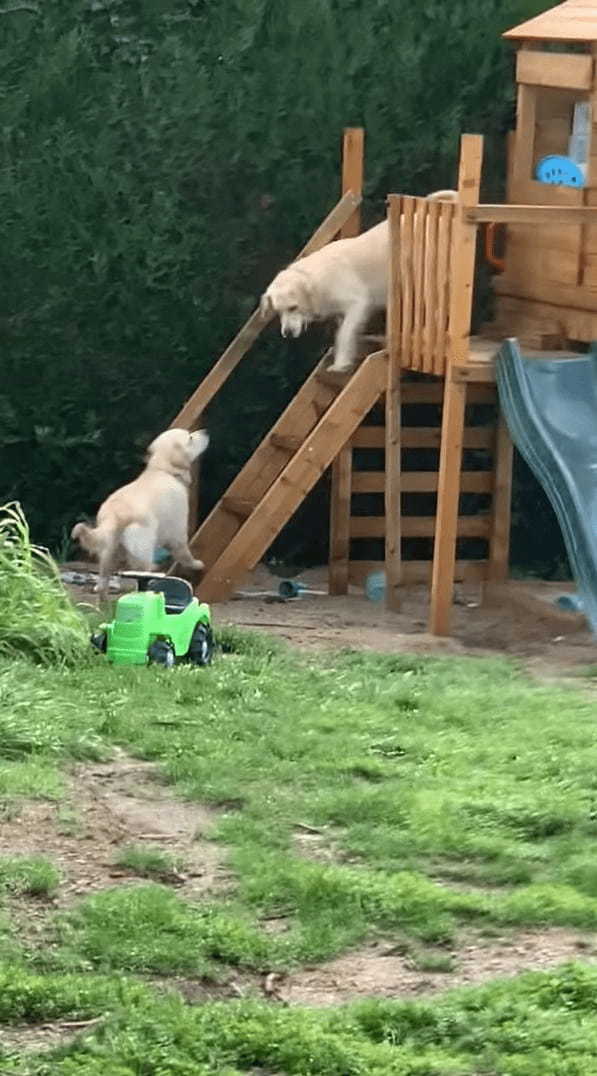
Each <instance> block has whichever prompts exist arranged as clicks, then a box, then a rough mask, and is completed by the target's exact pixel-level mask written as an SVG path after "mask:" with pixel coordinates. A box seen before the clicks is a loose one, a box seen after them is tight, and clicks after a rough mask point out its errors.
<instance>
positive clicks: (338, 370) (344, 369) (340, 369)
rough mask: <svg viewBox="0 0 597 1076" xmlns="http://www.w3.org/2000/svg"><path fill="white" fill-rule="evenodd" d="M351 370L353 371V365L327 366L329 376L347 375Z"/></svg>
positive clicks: (338, 364) (334, 364)
mask: <svg viewBox="0 0 597 1076" xmlns="http://www.w3.org/2000/svg"><path fill="white" fill-rule="evenodd" d="M351 370H354V363H353V362H349V363H338V362H333V363H332V365H331V366H328V373H329V374H349V373H350V372H351Z"/></svg>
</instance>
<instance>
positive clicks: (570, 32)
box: [504, 0, 597, 41]
mask: <svg viewBox="0 0 597 1076" xmlns="http://www.w3.org/2000/svg"><path fill="white" fill-rule="evenodd" d="M504 37H507V38H510V39H512V40H516V39H518V40H528V41H531V40H541V41H597V0H565V3H563V4H558V6H557V7H552V8H550V9H549V11H544V12H543V14H542V15H536V16H535V18H534V19H529V20H528V22H523V23H521V24H520V26H515V27H514V28H513V29H512V30H507V31H506V33H505V34H504Z"/></svg>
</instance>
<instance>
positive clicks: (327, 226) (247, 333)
mask: <svg viewBox="0 0 597 1076" xmlns="http://www.w3.org/2000/svg"><path fill="white" fill-rule="evenodd" d="M359 204H360V198H359V197H358V196H357V195H354V194H345V195H344V196H343V197H342V198H341V199H340V201H339V202H338V204H337V205H336V206H334V208H333V209H332V211H331V212H330V213H328V215H327V217H326V218H325V220H323V221H322V223H321V224H320V225H319V227H318V228H317V229H316V230H315V231H314V233H313V235H312V236H311V238H310V239H309V241H308V243H306V244H305V246H304V247H303V249H302V250H301V252H300V254H298V255H297V259H298V258H304V257H305V256H306V255H307V254H312V253H313V251H315V250H320V249H321V247H324V246H325V245H326V243H329V242H331V240H332V239H333V238H334V236H336V235H337V234H338V232H339V231H340V229H341V228H342V227H343V226H344V224H346V221H347V220H349V219H350V217H351V216H352V215H353V213H354V211H355V209H356V208H357V207H358V205H359ZM272 320H273V315H267V316H266V317H262V315H261V314H260V313H259V310H254V311H253V313H252V314H251V316H250V318H249V319H248V320H247V321H246V322H245V324H244V325H243V327H242V329H241V330H240V332H239V333H237V335H236V336H235V337H234V340H233V341H232V342H231V343H230V344H229V345H228V347H227V348H226V350H225V351H224V353H223V354H222V355H221V356H220V358H219V359H218V361H217V362H216V364H215V366H212V368H211V370H210V371H209V373H208V374H207V375H206V377H204V379H203V381H202V382H201V384H200V385H199V386H198V388H196V389H195V392H194V393H193V395H192V396H190V397H189V399H188V400H187V402H186V403H185V405H184V407H182V408H181V410H180V411H179V412H178V414H177V416H176V418H175V419H173V421H172V426H179V427H182V428H183V429H187V430H189V429H192V428H193V424H194V423H195V422H197V421H198V420H199V418H200V416H201V414H202V412H203V411H205V408H206V407H207V406H208V404H209V403H210V402H211V401H212V400H213V398H214V396H215V395H216V393H217V392H218V391H219V389H221V387H222V385H223V384H224V382H225V381H226V379H227V378H228V377H229V376H230V374H231V373H232V371H233V370H234V369H235V368H236V367H237V366H238V364H239V362H240V361H241V359H242V358H243V357H244V356H245V355H246V353H247V351H248V350H249V348H250V347H251V345H252V344H254V342H255V340H256V339H257V337H258V336H259V334H260V333H261V331H262V330H263V329H264V328H265V327H266V325H268V324H269V322H270V321H272Z"/></svg>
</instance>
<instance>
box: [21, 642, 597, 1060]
mask: <svg viewBox="0 0 597 1076" xmlns="http://www.w3.org/2000/svg"><path fill="white" fill-rule="evenodd" d="M224 640H225V642H226V648H227V650H228V651H229V652H228V653H226V654H224V655H222V656H221V657H220V658H219V659H218V660H217V661H216V662H215V663H214V665H213V667H212V668H211V669H207V670H195V669H189V668H179V669H176V670H175V671H173V672H168V671H165V670H160V669H154V668H152V669H139V670H118V669H116V670H115V669H111V668H109V667H107V666H106V665H105V664H104V663H103V661H102V659H100V658H97V659H96V660H92V661H87V662H83V663H81V664H79V665H75V666H74V667H70V668H69V667H66V666H57V665H56V664H50V665H49V666H47V667H42V666H39V665H34V664H31V663H30V662H28V661H25V660H18V659H14V658H9V657H7V658H5V659H3V660H2V661H0V698H1V699H2V709H1V711H0V745H1V746H0V809H1V810H2V811H3V813H4V818H5V820H6V821H8V820H10V821H11V823H12V824H14V822H15V820H18V817H19V812H20V811H21V809H22V808H23V805H24V804H26V803H27V802H29V801H30V800H31V799H35V798H39V799H43V800H48V801H56V802H58V803H61V802H62V803H63V804H64V810H65V818H66V817H67V816H68V810H69V809H70V806H69V805H68V804H67V803H66V785H67V781H68V775H69V772H70V769H71V768H72V766H74V765H75V764H79V765H80V764H81V763H84V762H85V761H86V760H88V761H89V762H90V763H93V762H94V761H98V760H105V759H109V758H110V757H111V755H112V754H113V752H114V750H115V749H120V750H121V751H125V752H126V753H127V755H130V756H134V757H137V758H141V759H147V760H152V761H154V762H155V763H156V765H157V766H158V767H159V771H160V772H161V774H162V775H163V778H164V780H165V781H167V782H168V784H169V785H170V786H172V788H173V789H174V790H175V791H176V793H177V795H178V796H179V797H180V798H181V799H182V800H188V801H196V802H198V803H201V804H204V805H211V806H212V807H213V809H214V812H215V818H216V819H217V825H216V830H215V833H214V834H213V836H214V837H215V838H217V841H218V842H219V843H220V844H221V846H222V847H223V849H224V851H225V855H226V857H227V864H228V866H229V868H230V870H231V872H232V876H233V880H234V881H233V884H231V885H229V886H228V887H227V888H226V890H225V891H222V892H218V891H217V890H216V891H214V892H209V893H206V894H205V896H204V897H203V898H202V899H195V900H190V899H188V898H187V897H186V896H185V894H184V893H180V892H177V891H176V889H175V888H173V886H172V885H169V884H167V883H165V882H163V881H162V880H161V879H163V878H168V876H169V873H173V874H174V876H176V872H177V871H180V870H183V869H184V864H183V863H181V862H180V861H179V860H177V859H176V857H173V856H171V855H170V854H169V852H168V849H167V848H162V847H160V846H152V847H148V846H139V845H135V844H134V842H129V843H128V844H126V845H124V846H123V847H121V848H120V849H119V851H118V853H117V855H116V859H115V861H116V864H117V865H120V866H121V867H123V868H126V869H127V870H129V871H130V872H131V873H133V874H134V875H136V876H137V879H138V880H136V881H130V880H129V881H128V882H126V883H120V884H119V883H118V882H115V883H114V884H111V885H109V886H107V887H105V888H103V889H101V890H99V891H96V892H92V893H89V894H87V895H83V896H81V897H77V898H75V899H73V900H72V901H70V902H69V903H67V904H61V905H58V906H56V907H52V905H51V904H48V903H47V902H48V901H49V900H50V899H51V898H52V897H53V896H54V895H55V894H56V892H57V891H59V890H60V885H61V881H62V879H61V873H60V870H59V869H57V866H56V864H55V863H53V862H52V860H51V857H48V856H44V855H43V849H40V852H39V854H38V853H37V852H36V853H35V854H34V855H30V856H22V857H19V856H10V857H8V856H7V857H5V858H4V859H0V899H1V900H2V903H3V907H0V916H1V918H0V957H1V958H2V960H3V962H4V971H3V972H2V982H0V1020H1V1021H2V1022H3V1023H4V1024H6V1025H9V1026H10V1025H20V1024H23V1023H32V1024H39V1023H43V1022H48V1021H60V1020H63V1021H66V1022H67V1023H68V1022H72V1021H79V1020H87V1019H90V1020H92V1019H95V1018H96V1017H100V1018H101V1019H100V1020H99V1022H98V1023H97V1024H93V1025H91V1026H90V1027H89V1029H86V1030H85V1031H84V1032H83V1033H82V1034H81V1035H79V1036H78V1037H75V1039H74V1040H72V1041H71V1039H70V1038H69V1041H68V1042H67V1043H66V1044H65V1045H59V1046H56V1047H54V1048H53V1050H51V1051H50V1052H49V1053H47V1052H46V1053H44V1054H41V1053H40V1054H36V1053H35V1051H33V1052H30V1051H29V1052H26V1053H24V1054H23V1053H21V1054H19V1053H18V1052H17V1053H15V1052H14V1050H13V1049H12V1047H10V1046H9V1047H7V1048H6V1049H5V1051H4V1056H3V1055H2V1053H1V1052H0V1072H1V1073H2V1074H4V1073H7V1074H17V1073H18V1074H19V1076H71V1074H72V1076H75V1074H76V1076H79V1074H89V1076H95V1074H98V1076H99V1074H100V1073H102V1074H104V1073H106V1074H110V1076H133V1074H134V1076H137V1074H139V1076H145V1074H147V1076H154V1074H155V1076H159V1074H164V1076H170V1074H172V1076H187V1074H188V1076H191V1074H193V1076H194V1074H202V1073H206V1074H207V1073H218V1074H225V1073H228V1074H232V1073H238V1072H243V1073H244V1072H250V1073H257V1072H260V1073H274V1074H279V1073H282V1072H283V1073H293V1074H294V1073H296V1074H307V1073H321V1074H325V1076H327V1074H333V1076H347V1074H352V1073H355V1074H357V1073H358V1074H360V1073H369V1072H371V1073H396V1074H405V1076H406V1074H413V1076H414V1074H417V1076H422V1074H434V1076H440V1074H441V1076H444V1074H446V1076H448V1074H457V1073H458V1074H465V1073H470V1074H478V1076H481V1074H483V1076H491V1074H496V1076H497V1074H499V1076H552V1074H553V1076H556V1074H557V1076H568V1074H570V1076H589V1074H591V1076H594V1073H595V1072H596V1071H597V1057H596V1055H597V967H595V968H593V967H592V966H591V965H590V964H587V965H585V966H583V965H582V964H579V963H576V964H571V965H567V966H565V967H564V968H559V969H555V970H553V971H552V972H546V973H532V974H528V975H524V976H519V977H518V978H516V979H514V980H511V981H504V982H499V983H491V984H489V985H487V986H483V987H478V988H475V989H467V990H461V991H457V992H455V993H450V994H448V995H445V996H442V997H441V999H437V998H436V999H434V1000H433V1002H431V1001H430V1002H425V1001H415V1002H412V1001H411V1002H398V1001H382V1000H372V1001H368V1002H362V1003H359V1004H355V1005H352V1006H348V1007H342V1008H339V1009H338V1008H335V1009H334V1008H333V1009H323V1010H320V1011H318V1010H309V1009H304V1008H294V1007H291V1008H287V1007H283V1006H280V1005H279V1004H278V1005H276V1004H275V1003H269V1002H266V1001H263V1000H261V999H258V998H257V997H256V998H255V999H253V998H250V997H249V998H247V999H244V1000H239V1001H234V1000H223V1001H220V1002H213V1003H209V1004H203V1005H194V1006H193V1005H188V1004H185V1003H184V1002H183V1000H182V998H181V997H180V996H178V995H177V994H176V993H174V994H168V993H166V994H164V992H163V990H162V989H158V988H157V987H156V986H155V984H153V985H152V982H151V977H152V976H160V977H162V978H163V977H168V976H173V977H175V976H189V977H193V978H195V979H201V980H203V981H212V982H214V983H217V982H218V981H220V980H221V979H222V978H223V977H224V975H225V973H226V972H228V971H229V969H230V968H231V967H235V968H238V969H241V970H244V971H246V972H247V974H250V973H257V972H258V973H260V974H265V973H269V972H276V971H279V972H283V971H284V970H285V969H292V968H295V967H300V966H302V965H305V964H317V963H318V962H322V961H325V960H326V959H329V958H331V957H333V956H334V955H336V954H339V953H342V952H345V951H347V950H348V949H350V947H351V946H355V945H357V944H359V943H364V942H366V941H369V940H371V939H374V938H376V937H377V938H384V939H389V940H391V941H395V943H396V944H397V945H399V946H401V947H402V949H403V951H405V952H409V951H410V952H411V953H412V954H413V955H416V958H417V959H418V960H419V961H420V962H421V964H422V966H424V965H425V961H427V962H428V965H429V967H431V966H432V965H433V964H434V963H435V964H437V967H438V968H439V967H440V966H441V963H442V961H444V962H445V963H446V964H447V965H449V961H450V958H449V956H448V955H447V954H448V950H449V949H450V951H452V950H453V949H454V946H456V947H457V946H458V943H459V939H460V938H461V937H463V936H464V935H465V934H466V932H467V931H471V930H474V931H476V932H477V933H478V934H481V935H486V936H487V937H490V936H491V935H492V934H493V933H496V932H499V931H504V930H506V929H518V928H523V927H524V928H529V927H530V928H535V927H536V928H543V929H545V928H549V927H552V926H560V927H570V928H575V929H577V930H579V931H581V932H586V933H591V932H593V931H595V930H596V929H597V861H596V859H595V837H596V834H597V742H596V738H595V732H594V730H595V703H594V702H592V701H591V699H590V698H588V697H587V696H586V695H584V694H583V693H581V692H580V691H578V692H577V691H574V690H568V689H562V690H557V689H554V688H553V687H542V686H540V685H537V684H535V683H531V682H529V681H528V680H527V679H526V678H525V676H524V675H523V674H522V673H520V672H518V671H517V670H516V669H515V668H514V667H513V666H512V665H511V664H509V663H507V662H500V661H485V660H471V659H467V660H455V659H452V658H451V659H449V660H447V659H420V658H409V657H405V656H402V655H396V656H376V655H371V654H367V655H365V654H360V653H338V654H333V655H328V654H326V655H315V656H313V655H305V654H297V653H294V652H292V651H289V650H286V649H283V648H282V647H280V646H278V645H277V644H276V643H275V642H272V641H271V640H269V639H267V638H265V637H263V636H259V635H250V634H241V633H238V632H235V631H228V632H227V633H225V636H224ZM71 823H72V824H73V825H74V824H75V823H74V822H72V820H71ZM40 906H43V928H42V929H41V932H38V936H37V938H36V935H35V934H32V933H31V932H30V931H29V930H27V929H25V930H23V929H22V928H23V923H24V922H25V923H26V920H27V916H28V914H29V910H30V909H31V908H33V907H34V908H35V909H39V907H40ZM276 917H279V918H280V920H282V921H283V922H284V927H285V929H284V930H282V931H278V932H275V931H271V930H267V929H266V923H267V922H268V921H270V920H271V919H272V918H276ZM443 954H445V955H443ZM9 964H10V971H9V970H8V967H9ZM1 1041H2V1040H1V1037H0V1042H1Z"/></svg>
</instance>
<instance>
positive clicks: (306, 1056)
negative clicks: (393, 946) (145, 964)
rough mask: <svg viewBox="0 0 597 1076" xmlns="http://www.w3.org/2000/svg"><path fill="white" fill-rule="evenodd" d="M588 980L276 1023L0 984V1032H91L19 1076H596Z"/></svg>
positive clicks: (9, 975)
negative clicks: (59, 1026) (75, 1027)
mask: <svg viewBox="0 0 597 1076" xmlns="http://www.w3.org/2000/svg"><path fill="white" fill-rule="evenodd" d="M596 998H597V970H596V969H595V968H587V967H582V966H581V965H578V964H571V965H568V966H567V967H564V968H562V969H559V970H558V971H557V972H553V973H548V974H546V973H544V974H527V975H524V976H520V977H519V978H518V979H516V980H514V981H510V982H504V983H501V982H496V983H492V984H490V985H488V986H485V987H482V988H477V989H474V990H461V991H457V992H456V991H455V992H453V993H450V994H447V995H445V996H444V997H443V998H440V999H434V1000H433V1002H424V1001H422V1002H398V1001H370V1002H363V1003H360V1004H357V1005H352V1006H347V1007H345V1008H340V1009H331V1010H326V1009H323V1010H321V1011H319V1012H318V1011H309V1010H308V1009H301V1008H294V1009H286V1008H282V1007H279V1006H272V1005H268V1004H265V1003H263V1002H259V1001H253V1000H246V1001H242V1002H223V1003H221V1002H220V1003H209V1004H205V1005H199V1006H197V1005H194V1006H189V1005H185V1004H184V1003H183V1002H182V1001H181V1000H180V999H179V998H177V997H176V996H174V995H173V996H170V997H167V996H166V997H158V996H156V995H154V994H153V993H152V992H151V991H150V990H148V989H147V988H144V987H142V986H139V985H137V984H134V983H132V982H129V981H127V980H126V979H122V977H119V978H109V977H105V976H96V975H88V976H81V975H72V974H70V975H63V976H61V975H49V976H37V975H33V974H31V973H30V972H27V971H26V970H23V969H20V968H17V969H11V971H10V972H9V971H8V970H7V971H6V972H4V973H3V974H1V973H0V1019H2V1020H3V1021H6V1022H8V1021H10V1022H13V1021H14V1022H18V1023H22V1022H24V1021H29V1022H41V1021H48V1020H56V1019H65V1018H69V1019H71V1020H73V1019H74V1020H77V1019H86V1018H87V1019H89V1018H91V1019H93V1018H94V1017H95V1018H97V1017H99V1018H100V1022H99V1024H98V1025H97V1026H96V1027H95V1028H94V1029H92V1030H91V1031H90V1032H88V1033H87V1034H86V1035H84V1036H83V1037H79V1038H76V1039H75V1040H74V1041H73V1042H70V1043H67V1044H66V1045H64V1046H61V1047H58V1048H53V1049H51V1050H50V1051H49V1052H48V1053H45V1054H43V1055H38V1056H37V1057H36V1056H35V1055H30V1056H29V1057H27V1058H25V1059H22V1060H21V1061H20V1062H19V1060H18V1059H17V1058H16V1057H14V1055H13V1056H12V1057H11V1055H10V1054H9V1053H8V1052H6V1053H5V1055H4V1057H2V1054H1V1053H0V1062H1V1063H2V1073H3V1074H5V1073H6V1074H19V1076H104V1074H106V1073H108V1072H109V1073H110V1076H140V1074H147V1076H149V1074H152V1076H154V1074H156V1076H157V1074H158V1073H159V1076H224V1074H228V1076H238V1074H239V1073H246V1072H251V1073H255V1072H256V1071H259V1072H267V1073H286V1074H287V1076H294V1074H296V1076H311V1074H313V1076H315V1074H317V1076H369V1074H372V1076H594V1072H595V1054H596V1052H597V1009H596V1005H595V1001H596Z"/></svg>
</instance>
